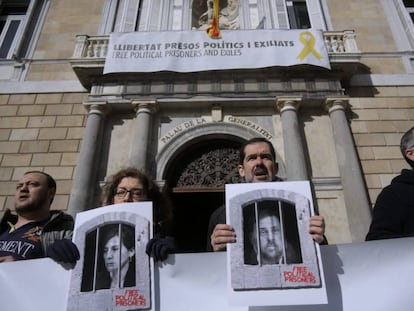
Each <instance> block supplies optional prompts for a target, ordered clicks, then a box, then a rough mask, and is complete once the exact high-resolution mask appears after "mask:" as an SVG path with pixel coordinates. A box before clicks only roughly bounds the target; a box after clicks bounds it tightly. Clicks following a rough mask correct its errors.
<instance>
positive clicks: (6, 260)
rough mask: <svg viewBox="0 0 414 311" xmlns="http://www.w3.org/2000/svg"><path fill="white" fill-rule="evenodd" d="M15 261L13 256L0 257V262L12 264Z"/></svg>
mask: <svg viewBox="0 0 414 311" xmlns="http://www.w3.org/2000/svg"><path fill="white" fill-rule="evenodd" d="M12 261H14V258H13V256H3V257H0V262H12Z"/></svg>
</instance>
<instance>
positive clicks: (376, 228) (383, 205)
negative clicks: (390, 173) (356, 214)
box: [365, 127, 414, 241]
mask: <svg viewBox="0 0 414 311" xmlns="http://www.w3.org/2000/svg"><path fill="white" fill-rule="evenodd" d="M400 149H401V153H402V154H403V156H404V159H405V160H406V161H407V163H408V164H409V165H410V166H411V169H403V170H402V171H401V174H400V175H398V176H397V177H395V178H394V179H393V180H392V181H391V184H390V185H388V186H387V187H385V188H384V189H383V190H382V191H381V193H380V194H379V195H378V198H377V201H376V203H375V206H374V210H373V215H372V222H371V225H370V228H369V231H368V234H367V236H366V238H365V239H366V240H367V241H368V240H380V239H391V238H401V237H408V236H414V170H413V168H414V127H412V128H410V129H409V130H408V131H407V132H406V133H405V134H404V135H403V136H402V137H401V142H400Z"/></svg>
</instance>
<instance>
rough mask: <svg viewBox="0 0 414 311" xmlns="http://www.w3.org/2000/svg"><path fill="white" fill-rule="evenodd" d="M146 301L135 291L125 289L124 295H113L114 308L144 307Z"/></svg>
mask: <svg viewBox="0 0 414 311" xmlns="http://www.w3.org/2000/svg"><path fill="white" fill-rule="evenodd" d="M146 304H147V301H146V299H145V297H144V296H143V295H141V294H140V293H139V292H138V290H137V289H127V290H125V293H124V295H115V306H117V307H130V306H145V305H146Z"/></svg>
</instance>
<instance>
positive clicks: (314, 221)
mask: <svg viewBox="0 0 414 311" xmlns="http://www.w3.org/2000/svg"><path fill="white" fill-rule="evenodd" d="M309 233H310V235H311V236H312V239H313V240H314V241H315V242H316V243H318V244H320V243H321V242H322V241H323V240H324V237H323V235H324V234H325V219H324V218H323V216H319V215H317V216H312V217H311V218H310V219H309Z"/></svg>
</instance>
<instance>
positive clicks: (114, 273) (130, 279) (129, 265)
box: [95, 224, 135, 289]
mask: <svg viewBox="0 0 414 311" xmlns="http://www.w3.org/2000/svg"><path fill="white" fill-rule="evenodd" d="M101 231H102V232H101V233H102V234H101V236H100V241H101V242H100V250H99V251H98V254H100V255H101V256H100V257H101V260H102V261H103V265H102V264H101V265H99V264H98V267H101V270H98V272H97V277H96V287H95V288H96V289H108V288H123V287H132V286H135V245H134V236H135V232H134V228H133V227H132V226H128V225H124V224H114V225H107V226H105V227H104V228H103V230H101ZM102 266H104V267H102ZM102 268H103V269H102Z"/></svg>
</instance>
